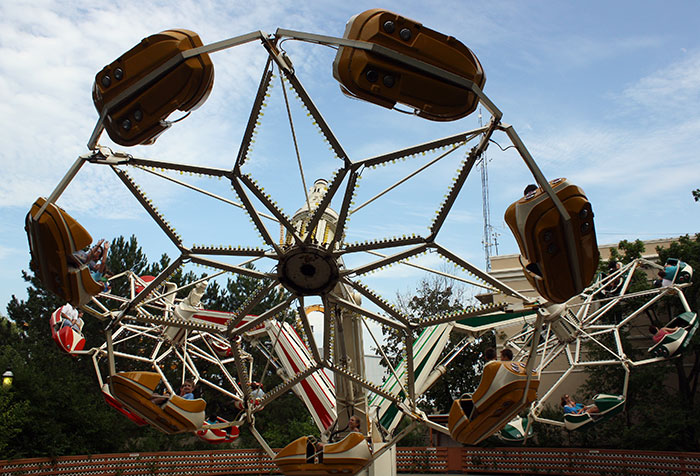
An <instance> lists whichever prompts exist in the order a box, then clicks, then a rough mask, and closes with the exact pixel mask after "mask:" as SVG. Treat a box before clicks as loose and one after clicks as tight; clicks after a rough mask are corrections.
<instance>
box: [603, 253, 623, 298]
mask: <svg viewBox="0 0 700 476" xmlns="http://www.w3.org/2000/svg"><path fill="white" fill-rule="evenodd" d="M621 268H622V263H621V262H620V261H610V262H609V263H608V272H607V273H606V274H603V276H605V277H607V276H610V275H611V274H613V273H614V272H616V271H618V270H619V269H621ZM621 282H622V280H621V279H620V277H619V276H618V277H617V278H616V279H613V280H612V281H610V283H608V285H607V286H605V288H604V291H605V292H606V293H609V292H613V291H615V290H616V289H617V288H618V286H619V285H620V284H621Z"/></svg>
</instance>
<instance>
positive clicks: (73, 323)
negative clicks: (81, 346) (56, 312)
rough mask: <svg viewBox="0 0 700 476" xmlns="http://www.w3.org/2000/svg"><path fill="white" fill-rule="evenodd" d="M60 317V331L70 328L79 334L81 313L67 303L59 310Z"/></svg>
mask: <svg viewBox="0 0 700 476" xmlns="http://www.w3.org/2000/svg"><path fill="white" fill-rule="evenodd" d="M61 317H63V321H62V322H61V329H63V328H64V327H72V328H73V330H75V331H77V332H80V327H81V324H82V322H83V319H82V317H83V311H79V310H78V309H76V308H74V307H73V306H71V305H70V304H69V303H66V304H64V305H63V307H62V308H61Z"/></svg>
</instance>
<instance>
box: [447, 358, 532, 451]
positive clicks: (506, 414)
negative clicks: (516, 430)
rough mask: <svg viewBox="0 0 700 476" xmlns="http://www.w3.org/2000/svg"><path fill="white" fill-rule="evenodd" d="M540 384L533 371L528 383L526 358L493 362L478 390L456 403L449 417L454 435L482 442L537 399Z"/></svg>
mask: <svg viewBox="0 0 700 476" xmlns="http://www.w3.org/2000/svg"><path fill="white" fill-rule="evenodd" d="M539 384H540V381H539V379H538V378H537V377H536V376H535V375H534V372H533V375H532V376H531V378H530V381H529V385H528V376H527V372H526V369H525V365H524V364H523V363H522V362H501V361H492V362H489V363H488V364H486V366H485V367H484V373H483V375H482V376H481V382H480V383H479V387H478V388H477V389H476V392H474V394H473V395H471V397H463V398H460V399H458V400H455V401H454V403H452V408H451V409H450V414H449V418H448V428H449V430H450V435H451V436H452V438H453V439H455V440H456V441H459V442H460V443H464V444H467V445H476V444H478V443H479V442H481V441H482V440H484V439H486V438H488V437H489V436H491V435H492V434H494V433H495V432H496V431H498V430H500V429H501V428H503V427H504V426H505V425H506V424H507V423H508V422H509V421H510V420H511V419H512V418H513V415H515V414H517V413H518V412H520V410H522V409H523V408H525V407H526V406H528V405H529V404H530V403H532V402H533V401H535V399H536V398H537V388H538V387H539ZM526 388H527V390H526ZM526 391H527V393H526ZM523 397H525V398H523Z"/></svg>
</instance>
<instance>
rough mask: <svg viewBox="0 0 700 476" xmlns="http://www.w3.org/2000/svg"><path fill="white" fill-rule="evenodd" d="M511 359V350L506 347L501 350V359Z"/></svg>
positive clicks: (505, 360)
mask: <svg viewBox="0 0 700 476" xmlns="http://www.w3.org/2000/svg"><path fill="white" fill-rule="evenodd" d="M511 360H513V351H512V350H510V349H508V348H505V349H503V350H501V361H503V362H510V361H511Z"/></svg>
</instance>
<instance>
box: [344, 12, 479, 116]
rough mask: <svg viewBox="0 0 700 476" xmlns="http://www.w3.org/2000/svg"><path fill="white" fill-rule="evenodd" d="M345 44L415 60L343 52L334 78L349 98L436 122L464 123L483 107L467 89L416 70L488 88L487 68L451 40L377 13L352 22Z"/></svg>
mask: <svg viewBox="0 0 700 476" xmlns="http://www.w3.org/2000/svg"><path fill="white" fill-rule="evenodd" d="M344 38H346V39H349V40H359V41H365V42H368V43H373V44H375V45H379V46H382V47H384V48H388V49H389V50H392V52H395V53H400V54H402V55H405V56H408V57H409V62H402V61H400V60H398V59H396V58H389V57H387V56H385V55H382V54H380V53H377V52H373V51H367V50H365V49H360V48H354V47H349V46H341V47H340V48H338V54H337V55H336V57H335V60H334V61H333V76H334V77H335V79H337V80H338V81H339V82H340V84H341V89H342V91H343V92H344V93H345V94H347V95H348V96H353V97H357V98H360V99H364V100H365V101H369V102H373V103H375V104H379V105H380V106H384V107H388V108H392V107H394V105H395V104H396V103H397V102H398V103H401V104H406V105H408V106H412V107H414V108H415V109H416V113H417V114H418V115H419V116H421V117H424V118H426V119H430V120H433V121H452V120H455V119H459V118H462V117H464V116H467V115H469V114H471V113H472V112H474V110H475V109H476V106H477V105H478V104H479V98H478V97H477V95H476V94H474V92H472V91H471V90H470V89H467V87H465V86H458V85H456V84H455V83H454V82H451V81H449V80H448V79H446V78H445V77H444V76H442V77H441V76H440V75H439V73H434V74H431V73H428V72H425V71H421V70H419V69H417V68H416V67H415V66H416V65H417V64H418V63H417V62H423V63H427V64H429V65H431V66H436V67H438V68H441V69H443V70H446V71H448V72H449V73H452V74H454V75H456V76H458V77H460V78H462V79H466V80H468V81H472V82H473V83H474V84H475V85H476V86H478V87H479V88H483V86H484V83H485V82H486V76H484V70H483V69H482V67H481V63H479V60H478V59H477V58H476V56H475V55H474V53H472V51H471V50H470V49H469V48H467V47H466V46H464V44H462V43H461V42H460V41H459V40H457V39H455V38H453V37H451V36H446V35H443V34H442V33H439V32H437V31H435V30H431V29H429V28H426V27H424V26H423V25H421V24H420V23H418V22H416V21H413V20H409V19H408V18H404V17H402V16H399V15H397V14H395V13H391V12H389V11H386V10H381V9H376V8H375V9H372V10H367V11H366V12H363V13H360V14H359V15H355V16H354V17H352V18H351V19H350V20H349V21H348V24H347V26H346V28H345V34H344ZM410 62H413V63H414V64H413V65H411V64H410Z"/></svg>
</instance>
